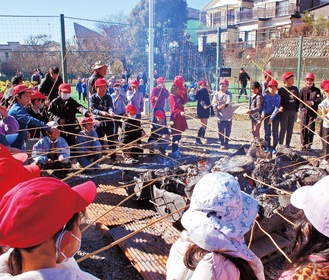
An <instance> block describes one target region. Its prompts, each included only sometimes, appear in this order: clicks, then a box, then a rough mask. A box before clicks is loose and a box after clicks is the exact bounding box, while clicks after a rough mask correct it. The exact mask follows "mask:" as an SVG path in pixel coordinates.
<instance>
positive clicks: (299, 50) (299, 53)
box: [296, 36, 303, 89]
mask: <svg viewBox="0 0 329 280" xmlns="http://www.w3.org/2000/svg"><path fill="white" fill-rule="evenodd" d="M302 57H303V36H300V37H299V49H298V64H297V84H296V86H297V88H298V89H299V85H300V69H301V65H302Z"/></svg>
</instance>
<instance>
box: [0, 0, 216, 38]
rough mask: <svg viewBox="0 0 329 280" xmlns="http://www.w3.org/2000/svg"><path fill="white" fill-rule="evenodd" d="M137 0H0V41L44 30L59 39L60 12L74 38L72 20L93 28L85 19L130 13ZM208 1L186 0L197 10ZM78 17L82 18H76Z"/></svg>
mask: <svg viewBox="0 0 329 280" xmlns="http://www.w3.org/2000/svg"><path fill="white" fill-rule="evenodd" d="M138 2H139V0H123V1H117V0H110V1H109V0H97V1H94V2H93V1H90V0H79V1H72V0H56V1H55V2H54V1H53V2H51V1H50V2H44V1H39V2H37V3H33V2H31V1H26V0H16V1H15V4H14V5H13V3H11V2H10V1H8V0H6V1H2V3H1V8H0V26H1V32H0V44H6V43H7V42H20V43H25V42H26V40H27V38H28V37H29V36H31V35H32V36H36V35H38V34H46V35H48V36H51V39H52V40H55V41H59V15H60V14H64V16H65V33H66V40H73V37H74V29H73V22H76V23H79V24H80V25H83V26H85V27H87V28H90V29H93V30H95V28H96V27H95V25H96V23H95V21H88V19H90V20H98V21H100V20H102V19H108V18H109V16H111V15H116V14H118V13H119V12H124V13H126V14H129V13H130V11H131V10H132V9H133V7H135V5H136V4H137V3H138ZM209 2H210V0H187V4H188V6H189V7H192V8H195V9H200V10H201V9H202V8H203V7H205V6H206V5H207V4H208V3H209ZM94 3H95V4H94ZM8 16H10V17H8ZM12 16H15V17H12ZM17 16H25V17H17ZM31 16H34V17H31ZM46 16H47V17H46ZM48 16H51V17H48ZM77 18H78V19H81V20H77Z"/></svg>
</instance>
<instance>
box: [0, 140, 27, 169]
mask: <svg viewBox="0 0 329 280" xmlns="http://www.w3.org/2000/svg"><path fill="white" fill-rule="evenodd" d="M0 158H6V159H15V160H17V161H18V162H20V163H21V164H22V163H24V162H25V161H26V160H27V159H28V155H27V154H26V153H16V154H13V155H12V154H11V152H10V151H9V149H8V148H7V147H6V146H4V145H2V144H0Z"/></svg>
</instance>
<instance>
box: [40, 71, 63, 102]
mask: <svg viewBox="0 0 329 280" xmlns="http://www.w3.org/2000/svg"><path fill="white" fill-rule="evenodd" d="M62 83H63V79H62V77H61V76H60V75H59V68H58V67H56V66H52V67H50V68H49V70H48V72H47V73H46V76H45V78H44V79H43V80H42V82H41V84H40V86H39V91H40V92H41V93H43V94H44V95H45V96H47V97H48V101H49V103H51V101H53V100H54V99H55V98H56V97H57V96H58V88H59V86H60V85H61V84H62Z"/></svg>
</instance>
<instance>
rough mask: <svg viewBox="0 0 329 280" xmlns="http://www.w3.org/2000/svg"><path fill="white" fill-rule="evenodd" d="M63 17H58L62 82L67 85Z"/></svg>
mask: <svg viewBox="0 0 329 280" xmlns="http://www.w3.org/2000/svg"><path fill="white" fill-rule="evenodd" d="M64 20H65V19H64V15H63V14H61V15H60V21H61V59H62V76H63V81H64V82H65V83H67V81H68V80H67V66H66V45H65V22H64Z"/></svg>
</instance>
